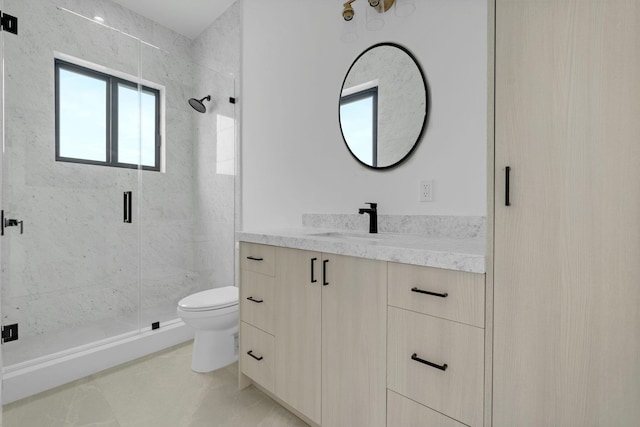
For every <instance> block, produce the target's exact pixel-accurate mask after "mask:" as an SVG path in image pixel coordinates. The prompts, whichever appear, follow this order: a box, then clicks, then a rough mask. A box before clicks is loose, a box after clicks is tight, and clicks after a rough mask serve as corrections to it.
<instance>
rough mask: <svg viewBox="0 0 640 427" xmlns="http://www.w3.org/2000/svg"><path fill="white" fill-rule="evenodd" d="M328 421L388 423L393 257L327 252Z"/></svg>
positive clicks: (338, 426)
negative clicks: (390, 259)
mask: <svg viewBox="0 0 640 427" xmlns="http://www.w3.org/2000/svg"><path fill="white" fill-rule="evenodd" d="M323 263H326V275H325V277H324V281H323V283H322V426H323V427H343V426H367V427H383V426H385V425H386V413H387V411H386V374H385V373H386V368H387V361H386V356H385V350H386V335H387V334H386V325H387V263H386V262H384V261H376V260H371V259H364V258H354V257H348V256H341V255H327V254H323Z"/></svg>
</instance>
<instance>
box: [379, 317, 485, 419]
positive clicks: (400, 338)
mask: <svg viewBox="0 0 640 427" xmlns="http://www.w3.org/2000/svg"><path fill="white" fill-rule="evenodd" d="M388 315H389V318H388V322H389V327H388V332H389V337H388V351H387V366H388V369H387V386H388V388H389V389H391V390H393V391H395V392H397V393H400V394H402V395H404V396H406V397H408V398H410V399H412V400H415V401H417V402H419V403H422V404H424V405H426V406H428V407H430V408H432V409H434V410H436V411H438V412H441V413H443V414H445V415H447V416H449V417H451V418H454V419H456V420H458V421H460V422H462V423H464V424H467V425H470V426H476V425H481V424H482V416H483V390H484V384H483V379H484V356H483V355H484V330H483V329H481V328H476V327H473V326H468V325H463V324H460V323H456V322H451V321H448V320H443V319H440V318H437V317H433V316H427V315H424V314H419V313H415V312H412V311H408V310H402V309H399V308H395V307H389V313H388ZM414 355H415V356H414ZM412 356H414V357H416V358H419V359H421V360H422V361H420V360H414V359H412ZM426 361H428V362H431V363H433V364H435V365H439V366H442V365H444V364H446V365H447V366H446V369H445V370H441V369H438V368H436V367H433V366H429V365H427V364H426V363H424V362H426Z"/></svg>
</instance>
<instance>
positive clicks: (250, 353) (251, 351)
mask: <svg viewBox="0 0 640 427" xmlns="http://www.w3.org/2000/svg"><path fill="white" fill-rule="evenodd" d="M247 354H248V355H249V356H251V357H253V358H254V359H256V360H262V359H264V357H262V356H259V357H258V356H256V355H255V354H253V350H249V351H247Z"/></svg>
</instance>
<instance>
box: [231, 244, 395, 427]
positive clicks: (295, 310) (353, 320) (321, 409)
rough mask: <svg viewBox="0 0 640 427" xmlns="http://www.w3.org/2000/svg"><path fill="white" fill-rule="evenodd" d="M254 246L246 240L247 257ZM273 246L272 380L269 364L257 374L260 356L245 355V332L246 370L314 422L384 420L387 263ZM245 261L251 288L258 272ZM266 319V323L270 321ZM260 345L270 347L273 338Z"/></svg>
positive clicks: (245, 274) (243, 252)
mask: <svg viewBox="0 0 640 427" xmlns="http://www.w3.org/2000/svg"><path fill="white" fill-rule="evenodd" d="M255 246H256V245H254V244H247V243H241V256H244V257H245V258H246V257H247V256H250V255H248V254H249V253H257V252H256V251H251V250H250V249H249V248H252V247H255ZM258 246H259V245H258ZM270 248H271V249H273V250H274V254H275V264H274V265H275V268H274V281H275V282H274V283H275V286H274V287H275V293H274V297H275V302H274V305H273V307H274V313H275V318H274V329H273V334H274V335H273V337H274V339H273V345H274V353H273V359H274V360H275V362H274V381H273V383H270V382H268V381H266V380H264V379H263V378H264V377H266V375H263V374H262V372H263V371H259V372H260V375H263V377H258V378H256V376H255V374H254V372H253V371H252V370H251V368H253V365H256V364H257V362H256V361H255V359H253V358H251V357H248V358H247V357H246V356H247V354H246V352H247V351H248V349H249V346H248V344H247V345H245V344H244V343H245V340H244V339H241V343H242V344H243V347H242V348H241V352H242V360H241V368H240V369H241V372H242V374H244V375H246V376H248V377H250V378H251V379H252V380H253V381H255V382H256V383H258V384H259V385H260V386H262V387H263V388H265V389H267V390H268V391H270V392H272V393H273V395H274V396H275V397H276V398H277V399H279V400H280V402H282V403H284V404H285V405H286V406H287V407H288V408H289V409H292V410H294V411H295V412H296V413H297V414H298V415H301V416H302V417H303V418H304V419H306V420H308V421H310V422H312V423H314V424H316V425H322V426H323V427H331V426H334V427H341V426H345V425H354V426H355V425H366V426H371V427H376V426H379V427H383V426H385V425H386V325H387V321H386V314H387V287H386V286H387V263H386V262H383V261H375V260H369V259H362V258H354V257H348V256H341V255H331V254H323V253H319V252H312V251H304V250H298V249H288V248H280V247H278V248H273V247H270ZM266 252H267V253H269V251H266ZM255 258H266V257H261V256H256V257H255ZM265 261H266V260H265ZM241 263H242V266H243V268H242V270H241V288H243V287H245V282H246V284H247V285H248V286H247V287H248V288H250V289H251V288H252V287H253V286H254V285H253V284H251V282H253V283H256V281H255V280H256V276H255V274H254V273H255V272H249V271H247V269H246V268H244V266H245V265H249V266H250V265H253V264H251V263H247V262H246V261H245V260H242V261H241ZM263 280H264V281H265V282H268V280H266V279H263ZM252 292H253V291H252ZM243 295H244V294H243ZM265 295H266V294H265ZM243 304H244V306H243V307H244V308H243V307H241V319H242V320H243V323H247V321H245V320H248V319H247V317H246V316H245V309H246V308H247V307H252V306H251V305H248V302H247V303H245V302H244V301H243ZM248 313H250V312H248ZM260 325H262V326H260ZM260 325H256V326H257V327H258V328H260V327H262V328H263V329H264V328H265V327H268V326H266V325H268V322H267V323H264V322H263V323H260ZM245 329H248V328H246V327H245ZM245 329H243V330H242V331H241V333H242V334H244V332H245ZM249 330H250V331H252V330H251V329H249ZM253 332H255V331H253ZM267 335H269V334H267ZM254 340H255V339H254ZM260 344H262V348H263V349H265V350H263V351H265V352H267V353H266V354H268V348H269V347H268V344H267V343H260ZM264 360H266V355H265V359H264ZM261 362H263V361H261ZM263 364H264V365H265V368H264V371H267V372H268V371H269V366H268V364H267V363H266V362H265V363H263ZM247 368H249V369H247ZM271 385H272V388H268V387H270V386H271Z"/></svg>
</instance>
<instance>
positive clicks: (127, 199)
mask: <svg viewBox="0 0 640 427" xmlns="http://www.w3.org/2000/svg"><path fill="white" fill-rule="evenodd" d="M131 199H132V194H131V191H125V192H124V222H126V223H128V224H131V222H132V221H131Z"/></svg>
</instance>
